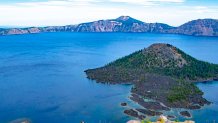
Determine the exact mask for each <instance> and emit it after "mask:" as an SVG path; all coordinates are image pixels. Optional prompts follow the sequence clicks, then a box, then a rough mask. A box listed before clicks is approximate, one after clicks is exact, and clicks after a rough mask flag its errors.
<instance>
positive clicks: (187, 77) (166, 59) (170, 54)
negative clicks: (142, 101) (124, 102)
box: [86, 44, 218, 103]
mask: <svg viewBox="0 0 218 123" xmlns="http://www.w3.org/2000/svg"><path fill="white" fill-rule="evenodd" d="M86 74H87V75H88V78H90V79H94V80H97V81H98V82H111V83H114V84H116V83H122V82H123V83H125V82H132V83H134V84H137V85H139V86H137V88H136V89H133V91H135V92H136V93H138V94H140V95H141V96H145V97H147V96H149V95H148V94H145V93H144V92H143V91H144V90H143V89H146V88H148V87H149V89H152V88H153V87H152V86H150V85H152V83H150V84H143V83H146V82H153V83H154V82H156V83H155V84H156V85H158V86H160V87H159V89H160V90H157V89H155V88H156V87H157V86H155V88H154V89H153V90H152V95H150V96H149V97H150V98H151V97H156V98H155V99H160V100H161V101H164V99H163V98H162V97H161V96H165V95H167V96H166V98H167V100H168V101H169V102H171V103H173V102H177V101H181V100H186V101H188V100H189V101H190V98H189V97H194V96H196V95H203V93H202V92H201V91H200V90H199V89H198V88H197V87H196V86H195V85H194V84H192V83H191V81H200V80H209V79H214V78H218V65H216V64H211V63H208V62H204V61H199V60H197V59H195V58H193V57H191V56H190V55H187V54H185V53H184V52H183V51H181V50H180V49H178V48H176V47H174V46H172V45H169V44H153V45H151V46H150V47H148V48H146V49H143V50H139V51H137V52H134V53H132V54H130V55H128V56H125V57H123V58H120V59H118V60H116V61H114V62H111V63H109V64H107V65H106V66H104V67H101V68H97V69H91V70H87V71H86ZM165 77H168V78H165ZM169 77H170V78H169ZM161 79H164V80H161ZM166 79H167V80H166ZM163 81H164V82H166V83H168V85H163V84H161V82H163ZM172 81H173V82H172ZM139 82H140V83H141V84H139ZM142 86H145V87H142ZM162 86H163V87H162ZM166 86H167V87H166ZM140 88H143V89H140ZM159 93H163V94H162V95H161V94H159ZM190 103H191V102H190ZM205 103H206V102H205Z"/></svg>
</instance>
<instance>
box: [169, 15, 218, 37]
mask: <svg viewBox="0 0 218 123" xmlns="http://www.w3.org/2000/svg"><path fill="white" fill-rule="evenodd" d="M169 32H170V33H178V34H184V35H194V36H218V20H214V19H198V20H193V21H190V22H188V23H185V24H183V25H181V26H179V27H177V28H176V29H174V30H170V31H169Z"/></svg>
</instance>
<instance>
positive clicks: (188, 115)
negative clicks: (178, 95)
mask: <svg viewBox="0 0 218 123" xmlns="http://www.w3.org/2000/svg"><path fill="white" fill-rule="evenodd" d="M180 114H181V115H182V116H184V117H187V118H190V117H191V114H190V113H189V112H188V111H182V112H180Z"/></svg>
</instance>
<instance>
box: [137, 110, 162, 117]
mask: <svg viewBox="0 0 218 123" xmlns="http://www.w3.org/2000/svg"><path fill="white" fill-rule="evenodd" d="M136 110H137V111H139V112H141V113H143V114H145V115H147V116H159V115H162V114H163V113H162V112H157V111H152V110H147V109H136Z"/></svg>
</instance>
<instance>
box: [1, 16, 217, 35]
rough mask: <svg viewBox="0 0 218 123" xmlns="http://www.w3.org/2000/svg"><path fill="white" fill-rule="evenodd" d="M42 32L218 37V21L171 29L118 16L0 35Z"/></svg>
mask: <svg viewBox="0 0 218 123" xmlns="http://www.w3.org/2000/svg"><path fill="white" fill-rule="evenodd" d="M43 32H131V33H137V32H141V33H166V34H182V35H191V36H218V20H216V19H198V20H193V21H189V22H187V23H185V24H183V25H181V26H179V27H173V26H170V25H167V24H164V23H145V22H142V21H140V20H137V19H134V18H132V17H130V16H120V17H118V18H116V19H109V20H99V21H93V22H88V23H81V24H77V25H67V26H48V27H29V28H9V29H3V28H1V29H0V35H14V34H32V33H43Z"/></svg>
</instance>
